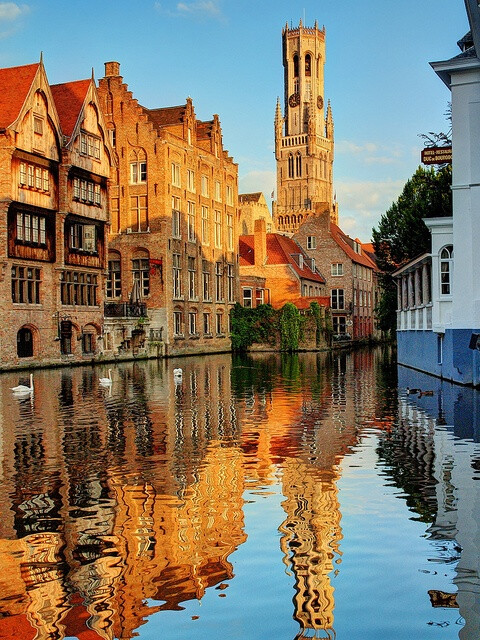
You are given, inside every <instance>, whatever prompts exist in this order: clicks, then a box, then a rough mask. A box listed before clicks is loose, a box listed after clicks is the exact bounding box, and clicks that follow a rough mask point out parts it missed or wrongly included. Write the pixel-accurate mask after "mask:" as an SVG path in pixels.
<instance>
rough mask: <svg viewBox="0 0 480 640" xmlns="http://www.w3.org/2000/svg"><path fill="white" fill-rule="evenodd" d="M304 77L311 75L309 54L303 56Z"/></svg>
mask: <svg viewBox="0 0 480 640" xmlns="http://www.w3.org/2000/svg"><path fill="white" fill-rule="evenodd" d="M305 75H306V76H311V75H312V57H311V56H310V54H309V53H307V55H306V56H305Z"/></svg>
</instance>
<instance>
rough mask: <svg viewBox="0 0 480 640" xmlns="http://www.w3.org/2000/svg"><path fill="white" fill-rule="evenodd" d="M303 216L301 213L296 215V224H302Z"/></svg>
mask: <svg viewBox="0 0 480 640" xmlns="http://www.w3.org/2000/svg"><path fill="white" fill-rule="evenodd" d="M302 221H303V216H302V214H301V213H299V214H298V224H302Z"/></svg>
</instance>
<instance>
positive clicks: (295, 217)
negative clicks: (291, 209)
mask: <svg viewBox="0 0 480 640" xmlns="http://www.w3.org/2000/svg"><path fill="white" fill-rule="evenodd" d="M292 224H297V216H296V215H295V214H293V215H292Z"/></svg>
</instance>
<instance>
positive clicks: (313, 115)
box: [273, 20, 334, 233]
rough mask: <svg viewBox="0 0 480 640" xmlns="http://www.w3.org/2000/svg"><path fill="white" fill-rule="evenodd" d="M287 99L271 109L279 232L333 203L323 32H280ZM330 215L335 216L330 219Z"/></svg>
mask: <svg viewBox="0 0 480 640" xmlns="http://www.w3.org/2000/svg"><path fill="white" fill-rule="evenodd" d="M282 40H283V47H282V50H283V66H284V69H285V73H284V78H285V80H284V83H285V84H284V96H285V103H284V107H283V116H282V109H281V106H280V100H278V99H277V105H276V109H275V158H276V162H277V189H276V194H277V200H276V202H275V203H274V207H273V215H274V219H275V224H276V226H277V229H278V230H279V231H280V232H282V231H283V232H285V233H295V232H296V231H297V230H298V227H299V226H300V225H301V224H303V222H304V221H305V220H306V219H307V218H308V216H311V215H320V214H321V213H322V212H326V211H329V212H330V215H331V216H333V215H334V201H333V178H332V176H333V148H334V144H333V116H332V110H331V107H330V103H328V107H327V104H326V101H325V102H324V66H325V58H326V49H325V30H324V29H321V30H320V29H318V22H317V21H315V29H311V28H305V27H304V20H300V27H299V28H297V29H288V28H286V29H285V30H283V31H282ZM332 219H333V217H332Z"/></svg>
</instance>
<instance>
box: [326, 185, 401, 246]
mask: <svg viewBox="0 0 480 640" xmlns="http://www.w3.org/2000/svg"><path fill="white" fill-rule="evenodd" d="M404 184H405V182H404V181H403V180H388V181H386V182H373V181H370V182H342V181H338V182H335V189H336V193H337V200H338V208H339V224H340V227H341V228H342V229H343V231H345V233H348V235H350V236H352V237H358V238H360V240H362V241H363V242H367V241H369V240H370V239H371V235H372V227H376V226H377V225H378V221H379V219H380V217H381V216H382V215H383V214H384V213H385V212H386V211H387V209H389V208H390V206H391V204H392V202H394V201H395V200H396V199H397V198H398V196H399V195H400V193H401V191H402V189H403V187H404Z"/></svg>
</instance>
